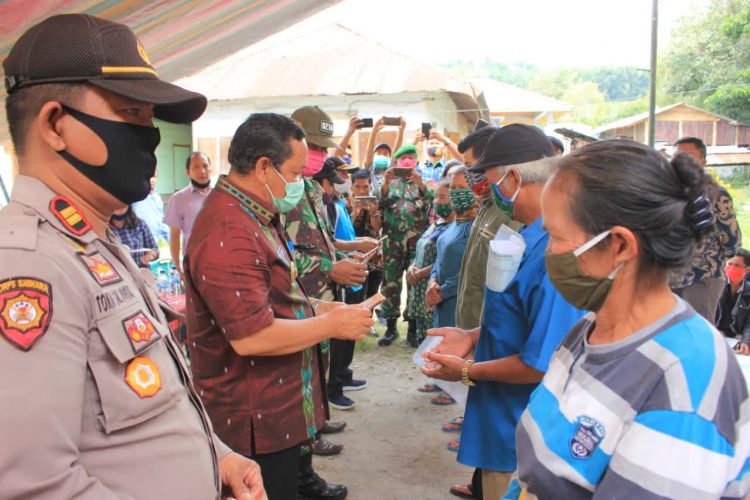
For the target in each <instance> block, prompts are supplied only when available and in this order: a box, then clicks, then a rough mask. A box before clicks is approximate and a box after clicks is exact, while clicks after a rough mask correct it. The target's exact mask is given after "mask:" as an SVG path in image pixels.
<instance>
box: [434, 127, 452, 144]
mask: <svg viewBox="0 0 750 500" xmlns="http://www.w3.org/2000/svg"><path fill="white" fill-rule="evenodd" d="M430 139H435V140H436V141H440V142H442V143H443V144H445V143H447V142H448V139H446V138H445V136H444V135H443V134H441V133H440V132H438V131H437V130H435V129H434V128H433V129H430Z"/></svg>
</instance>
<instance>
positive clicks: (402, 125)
mask: <svg viewBox="0 0 750 500" xmlns="http://www.w3.org/2000/svg"><path fill="white" fill-rule="evenodd" d="M400 118H401V124H400V125H399V126H398V128H400V129H401V130H404V129H405V128H406V120H405V119H404V117H403V116H402V117H400Z"/></svg>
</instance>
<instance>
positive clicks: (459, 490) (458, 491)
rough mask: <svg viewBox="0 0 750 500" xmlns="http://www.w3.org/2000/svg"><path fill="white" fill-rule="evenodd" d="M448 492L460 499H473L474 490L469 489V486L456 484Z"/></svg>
mask: <svg viewBox="0 0 750 500" xmlns="http://www.w3.org/2000/svg"><path fill="white" fill-rule="evenodd" d="M448 491H450V492H451V494H452V495H456V496H457V497H460V498H474V490H472V489H471V485H470V484H456V485H454V486H451V489H450V490H448Z"/></svg>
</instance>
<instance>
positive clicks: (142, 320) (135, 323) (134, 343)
mask: <svg viewBox="0 0 750 500" xmlns="http://www.w3.org/2000/svg"><path fill="white" fill-rule="evenodd" d="M122 326H123V327H124V328H125V332H126V333H127V334H128V340H130V345H131V347H132V348H133V352H134V353H135V354H139V353H141V352H143V351H144V350H145V349H146V348H147V347H148V346H150V345H151V344H153V343H154V342H156V341H157V340H159V338H160V337H161V335H160V334H159V332H157V331H156V327H155V326H154V324H153V323H152V322H151V320H150V319H149V318H148V317H147V316H146V315H145V314H143V312H141V311H138V312H137V313H135V314H133V315H132V316H130V317H127V318H125V319H124V320H123V321H122Z"/></svg>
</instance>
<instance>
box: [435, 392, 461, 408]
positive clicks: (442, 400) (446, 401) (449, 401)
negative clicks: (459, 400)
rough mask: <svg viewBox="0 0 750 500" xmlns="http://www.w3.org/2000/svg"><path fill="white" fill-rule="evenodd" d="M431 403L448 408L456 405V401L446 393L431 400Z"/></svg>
mask: <svg viewBox="0 0 750 500" xmlns="http://www.w3.org/2000/svg"><path fill="white" fill-rule="evenodd" d="M430 403H432V404H434V405H438V406H448V405H453V404H456V400H455V399H453V398H452V397H450V396H449V395H447V394H446V393H442V394H438V395H437V396H433V397H432V399H430Z"/></svg>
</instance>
